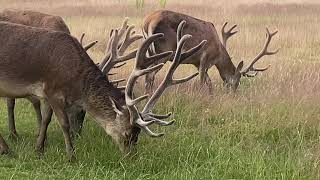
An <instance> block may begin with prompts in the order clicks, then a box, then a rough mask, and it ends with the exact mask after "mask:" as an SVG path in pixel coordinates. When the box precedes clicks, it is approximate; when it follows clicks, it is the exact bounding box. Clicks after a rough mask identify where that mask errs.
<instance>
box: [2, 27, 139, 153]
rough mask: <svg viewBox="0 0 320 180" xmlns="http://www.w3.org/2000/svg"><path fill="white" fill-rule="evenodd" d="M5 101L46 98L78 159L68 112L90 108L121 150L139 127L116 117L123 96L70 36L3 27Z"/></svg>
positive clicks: (44, 127) (41, 141) (39, 143)
mask: <svg viewBox="0 0 320 180" xmlns="http://www.w3.org/2000/svg"><path fill="white" fill-rule="evenodd" d="M0 37H2V38H1V39H0V44H1V46H0V67H1V71H0V96H2V97H12V98H17V97H27V96H36V97H39V98H45V99H46V100H47V101H48V102H49V103H50V105H51V106H52V108H53V110H54V112H55V114H56V116H57V118H58V120H59V123H60V126H61V128H62V130H63V134H64V138H65V142H66V149H67V152H68V155H69V156H70V157H71V158H73V157H74V156H73V146H72V142H71V139H70V134H69V122H68V117H67V116H66V114H67V113H70V111H71V110H72V109H74V108H83V109H86V110H87V111H88V112H89V114H92V115H93V117H94V118H95V120H96V121H97V122H98V124H99V125H100V126H102V127H103V128H104V129H105V130H106V132H107V133H108V134H109V135H111V136H112V137H113V139H114V140H115V141H116V142H117V144H118V145H119V146H120V147H124V148H126V147H127V146H125V145H128V144H130V143H128V142H129V140H130V137H132V133H133V129H134V127H133V126H132V125H131V124H130V120H129V116H128V113H124V114H121V115H119V114H118V115H117V114H116V112H115V111H114V110H113V109H114V107H113V106H112V103H111V99H112V100H113V101H115V102H117V103H119V104H120V105H124V95H123V93H122V92H121V91H120V90H119V89H117V88H115V87H114V86H113V85H112V84H111V83H110V82H108V81H107V80H106V78H105V75H103V74H102V72H101V71H100V70H99V69H98V67H97V66H96V65H95V64H94V62H93V61H92V60H91V59H90V57H89V56H88V55H87V54H86V52H85V51H84V49H83V48H82V46H81V44H80V43H79V42H78V41H77V40H76V39H75V38H73V37H72V36H70V35H69V34H67V33H63V32H58V31H49V30H46V29H39V28H33V27H29V26H23V25H18V24H12V23H6V22H0ZM48 124H49V122H47V120H43V121H42V125H41V129H40V135H39V137H38V141H37V150H38V151H39V152H43V146H44V140H45V136H46V130H47V126H48Z"/></svg>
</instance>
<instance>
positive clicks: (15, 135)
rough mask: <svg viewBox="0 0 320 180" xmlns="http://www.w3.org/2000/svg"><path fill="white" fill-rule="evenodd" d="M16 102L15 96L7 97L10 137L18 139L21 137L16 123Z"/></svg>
mask: <svg viewBox="0 0 320 180" xmlns="http://www.w3.org/2000/svg"><path fill="white" fill-rule="evenodd" d="M15 104H16V101H15V99H14V98H7V108H8V125H9V138H10V139H14V140H16V139H17V138H18V137H19V136H18V133H17V130H16V123H15V119H14V107H15Z"/></svg>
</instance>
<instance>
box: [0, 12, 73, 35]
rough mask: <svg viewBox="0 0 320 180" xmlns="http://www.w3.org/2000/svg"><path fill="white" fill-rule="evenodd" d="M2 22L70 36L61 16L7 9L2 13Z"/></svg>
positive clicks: (0, 17) (0, 14)
mask: <svg viewBox="0 0 320 180" xmlns="http://www.w3.org/2000/svg"><path fill="white" fill-rule="evenodd" d="M0 20H1V21H7V22H12V23H17V24H23V25H26V26H32V27H39V28H45V29H50V30H54V31H62V32H65V33H68V34H70V30H69V28H68V26H67V25H66V23H65V22H64V21H63V19H62V18H61V17H60V16H53V15H49V14H45V13H41V12H36V11H30V10H10V9H6V10H4V11H3V12H1V13H0Z"/></svg>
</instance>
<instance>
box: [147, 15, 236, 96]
mask: <svg viewBox="0 0 320 180" xmlns="http://www.w3.org/2000/svg"><path fill="white" fill-rule="evenodd" d="M182 20H185V21H186V22H187V23H186V26H185V28H184V33H186V34H191V35H192V36H193V37H194V38H193V41H189V42H188V43H186V45H185V48H189V47H190V46H194V45H195V44H197V43H199V42H201V40H203V39H206V40H207V44H206V46H205V47H204V48H203V50H202V51H201V52H199V53H197V54H195V55H193V56H191V57H190V58H188V59H186V60H185V61H184V62H183V63H184V64H192V65H194V66H195V67H196V68H197V69H198V70H199V72H200V79H201V82H203V83H207V85H208V86H209V88H210V91H211V88H212V87H211V86H212V85H211V80H210V78H209V76H208V74H207V71H208V69H209V68H210V67H211V66H214V65H216V66H217V68H218V71H219V73H220V76H221V78H222V79H223V80H224V81H227V79H229V78H228V77H231V76H233V75H234V72H235V69H236V68H235V66H234V65H233V63H232V61H231V59H230V57H229V55H228V53H227V51H226V50H225V48H224V47H223V46H222V44H221V42H220V40H219V36H218V33H217V31H216V29H215V27H214V25H213V24H212V23H210V22H206V21H203V20H200V19H196V18H194V17H191V16H188V15H185V14H180V13H176V12H172V11H162V10H161V11H156V12H154V13H152V14H150V15H148V16H146V17H145V19H144V22H143V31H144V32H145V33H146V34H147V35H150V34H154V33H160V32H161V33H164V34H165V35H166V36H165V39H163V40H160V41H158V42H155V43H154V50H155V51H156V52H158V53H159V52H163V51H168V50H172V49H175V47H176V40H175V37H176V34H177V32H176V28H177V26H178V24H179V23H180V22H181V21H182ZM151 76H152V75H151ZM151 79H153V78H152V77H151ZM147 81H149V80H147Z"/></svg>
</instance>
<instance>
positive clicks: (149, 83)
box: [145, 71, 158, 95]
mask: <svg viewBox="0 0 320 180" xmlns="http://www.w3.org/2000/svg"><path fill="white" fill-rule="evenodd" d="M157 72H158V71H154V72H151V73H148V74H146V77H145V94H149V95H151V94H153V86H154V79H155V76H156V74H157Z"/></svg>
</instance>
